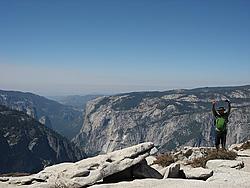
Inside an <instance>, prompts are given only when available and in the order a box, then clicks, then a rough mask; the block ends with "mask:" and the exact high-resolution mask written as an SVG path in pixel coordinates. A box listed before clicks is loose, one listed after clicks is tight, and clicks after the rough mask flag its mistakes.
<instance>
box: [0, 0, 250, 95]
mask: <svg viewBox="0 0 250 188" xmlns="http://www.w3.org/2000/svg"><path fill="white" fill-rule="evenodd" d="M249 10H250V1H248V0H207V1H203V0H189V1H187V0H82V1H80V0H75V1H69V0H68V1H64V0H53V1H51V0H43V1H33V0H22V1H20V0H0V88H1V89H11V90H22V91H31V92H36V93H39V94H43V95H68V94H88V93H117V92H127V91H141V90H167V89H174V88H194V87H201V86H224V85H244V84H250V76H249V75H250V21H249V20H250V11H249Z"/></svg>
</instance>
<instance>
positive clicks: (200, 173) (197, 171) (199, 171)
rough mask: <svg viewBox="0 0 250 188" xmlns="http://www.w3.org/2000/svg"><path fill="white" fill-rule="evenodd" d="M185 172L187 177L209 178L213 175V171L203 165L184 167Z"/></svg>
mask: <svg viewBox="0 0 250 188" xmlns="http://www.w3.org/2000/svg"><path fill="white" fill-rule="evenodd" d="M183 172H184V174H185V176H186V178H187V179H197V180H207V179H208V178H210V177H211V176H212V175H213V171H212V170H210V169H205V168H202V167H198V168H183Z"/></svg>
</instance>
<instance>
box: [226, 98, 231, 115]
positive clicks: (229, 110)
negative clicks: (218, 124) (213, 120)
mask: <svg viewBox="0 0 250 188" xmlns="http://www.w3.org/2000/svg"><path fill="white" fill-rule="evenodd" d="M225 102H227V104H228V110H227V115H228V116H229V115H230V112H231V103H230V101H229V100H228V99H227V100H226V101H225Z"/></svg>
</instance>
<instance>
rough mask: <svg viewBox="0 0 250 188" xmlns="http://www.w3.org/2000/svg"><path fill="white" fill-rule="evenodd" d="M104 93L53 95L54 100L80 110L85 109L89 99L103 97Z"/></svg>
mask: <svg viewBox="0 0 250 188" xmlns="http://www.w3.org/2000/svg"><path fill="white" fill-rule="evenodd" d="M101 96H103V95H69V96H51V97H49V98H50V99H52V100H55V101H57V102H59V103H61V104H63V105H67V106H72V107H74V108H77V109H78V110H85V106H86V104H87V102H88V101H90V100H93V99H96V98H97V97H101Z"/></svg>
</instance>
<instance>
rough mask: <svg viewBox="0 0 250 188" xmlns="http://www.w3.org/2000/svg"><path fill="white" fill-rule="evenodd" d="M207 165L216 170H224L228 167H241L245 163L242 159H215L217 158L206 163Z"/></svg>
mask: <svg viewBox="0 0 250 188" xmlns="http://www.w3.org/2000/svg"><path fill="white" fill-rule="evenodd" d="M206 167H207V168H209V169H212V170H214V171H224V170H227V169H228V168H229V169H230V168H235V169H241V168H243V167H244V163H243V162H242V161H236V160H222V159H215V160H209V161H208V162H207V163H206Z"/></svg>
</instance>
